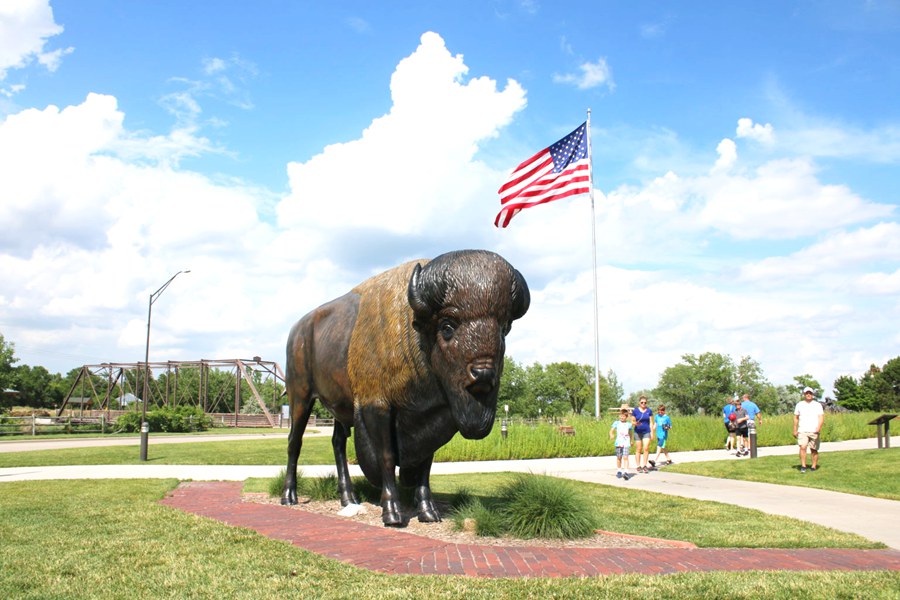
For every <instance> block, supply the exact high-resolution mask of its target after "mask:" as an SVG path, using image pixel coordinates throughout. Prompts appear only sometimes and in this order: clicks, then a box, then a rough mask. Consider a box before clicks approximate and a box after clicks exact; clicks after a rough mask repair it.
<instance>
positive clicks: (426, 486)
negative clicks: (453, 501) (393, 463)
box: [400, 454, 441, 523]
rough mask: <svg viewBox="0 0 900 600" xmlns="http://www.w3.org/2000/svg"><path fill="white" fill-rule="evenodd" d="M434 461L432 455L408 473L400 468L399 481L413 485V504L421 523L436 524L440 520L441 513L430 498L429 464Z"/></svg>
mask: <svg viewBox="0 0 900 600" xmlns="http://www.w3.org/2000/svg"><path fill="white" fill-rule="evenodd" d="M433 461H434V455H433V454H432V455H431V456H430V457H429V458H428V461H427V462H424V463H422V464H420V465H417V466H415V467H412V468H410V469H409V470H408V471H407V470H406V469H404V468H402V467H401V469H400V481H401V482H403V484H404V485H413V486H415V488H416V493H415V502H416V511H417V512H418V514H419V521H420V522H422V523H437V522H439V521H440V520H441V512H440V511H439V510H438V509H437V506H435V504H434V498H432V496H431V481H430V479H431V463H432V462H433Z"/></svg>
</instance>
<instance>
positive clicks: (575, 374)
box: [545, 362, 608, 415]
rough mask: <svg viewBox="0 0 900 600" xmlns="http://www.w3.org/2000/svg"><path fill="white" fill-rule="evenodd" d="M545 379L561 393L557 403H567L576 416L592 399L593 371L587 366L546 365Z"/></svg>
mask: <svg viewBox="0 0 900 600" xmlns="http://www.w3.org/2000/svg"><path fill="white" fill-rule="evenodd" d="M545 377H546V378H547V379H548V381H549V382H552V385H554V386H555V387H556V388H557V389H558V391H559V393H561V398H559V401H560V402H566V403H568V405H569V406H570V407H571V408H572V412H574V413H575V414H576V415H580V414H581V412H582V411H583V410H584V407H585V406H586V405H587V403H588V401H589V400H591V399H592V398H593V397H594V369H593V368H592V367H591V366H589V365H576V364H575V363H571V362H560V363H551V364H549V365H547V368H546V370H545ZM604 383H605V382H604ZM607 387H608V384H607Z"/></svg>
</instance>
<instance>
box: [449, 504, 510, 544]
mask: <svg viewBox="0 0 900 600" xmlns="http://www.w3.org/2000/svg"><path fill="white" fill-rule="evenodd" d="M452 517H453V529H455V530H456V531H465V530H466V529H467V527H466V525H467V523H471V524H473V525H474V531H475V535H478V536H481V537H501V536H502V535H503V534H504V533H505V530H506V527H505V523H504V522H503V517H502V516H501V515H500V512H499V511H497V510H494V509H491V508H489V507H487V506H485V505H484V504H483V503H482V502H481V500H479V499H478V498H476V497H474V496H472V497H470V498H469V499H468V500H466V501H465V502H464V503H463V504H461V505H454V506H453V513H452Z"/></svg>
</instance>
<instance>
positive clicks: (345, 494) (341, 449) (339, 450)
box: [331, 419, 359, 506]
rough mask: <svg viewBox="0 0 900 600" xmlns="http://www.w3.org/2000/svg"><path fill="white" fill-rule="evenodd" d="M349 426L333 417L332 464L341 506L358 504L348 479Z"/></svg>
mask: <svg viewBox="0 0 900 600" xmlns="http://www.w3.org/2000/svg"><path fill="white" fill-rule="evenodd" d="M349 429H350V428H349V427H347V426H346V425H344V424H343V423H340V422H338V421H337V419H335V421H334V432H333V433H332V434H331V447H332V448H333V449H334V465H335V467H336V468H337V478H338V492H339V493H340V495H341V506H347V505H348V504H359V500H358V499H357V497H356V493H354V491H353V483H352V481H351V480H350V469H349V468H348V467H347V437H349V434H350V431H349Z"/></svg>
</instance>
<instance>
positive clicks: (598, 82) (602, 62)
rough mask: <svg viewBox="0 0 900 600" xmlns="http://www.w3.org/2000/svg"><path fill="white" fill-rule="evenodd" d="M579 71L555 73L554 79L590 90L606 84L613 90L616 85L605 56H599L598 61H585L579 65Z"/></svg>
mask: <svg viewBox="0 0 900 600" xmlns="http://www.w3.org/2000/svg"><path fill="white" fill-rule="evenodd" d="M578 71H579V72H578V73H565V74H562V75H559V74H555V75H553V81H554V82H556V83H564V84H569V85H574V86H575V87H577V88H578V89H579V90H589V89H592V88H595V87H600V86H606V87H607V88H608V89H610V90H613V89H615V87H616V84H615V82H613V78H612V70H611V69H610V68H609V65H608V64H607V62H606V59H605V58H599V59H597V61H596V62H585V63H582V64H580V65H579V66H578Z"/></svg>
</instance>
